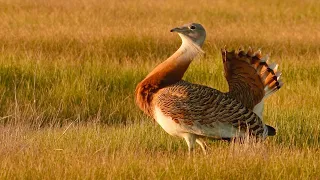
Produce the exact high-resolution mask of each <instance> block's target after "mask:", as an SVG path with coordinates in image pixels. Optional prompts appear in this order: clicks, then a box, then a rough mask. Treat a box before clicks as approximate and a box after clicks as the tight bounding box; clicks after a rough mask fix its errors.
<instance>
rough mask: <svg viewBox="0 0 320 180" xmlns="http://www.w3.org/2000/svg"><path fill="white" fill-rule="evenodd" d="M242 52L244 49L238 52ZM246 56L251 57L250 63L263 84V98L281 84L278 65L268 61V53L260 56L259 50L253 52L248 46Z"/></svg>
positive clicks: (276, 89)
mask: <svg viewBox="0 0 320 180" xmlns="http://www.w3.org/2000/svg"><path fill="white" fill-rule="evenodd" d="M242 52H244V51H241V52H240V53H242ZM246 56H249V57H251V58H249V59H251V62H250V63H251V65H252V66H253V67H254V68H255V69H256V71H257V73H258V74H259V76H260V78H261V81H262V83H263V84H264V92H265V94H264V97H263V99H265V98H267V97H268V96H270V95H272V94H273V93H275V92H276V91H278V90H279V89H280V88H281V87H282V86H283V82H282V80H281V72H280V71H278V67H279V65H278V64H276V63H270V61H269V58H270V57H269V55H265V56H262V54H261V51H260V50H258V51H256V52H253V50H252V49H251V48H249V50H248V52H247V53H246Z"/></svg>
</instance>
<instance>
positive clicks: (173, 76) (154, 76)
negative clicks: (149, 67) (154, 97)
mask: <svg viewBox="0 0 320 180" xmlns="http://www.w3.org/2000/svg"><path fill="white" fill-rule="evenodd" d="M179 35H180V37H181V39H182V44H181V46H180V48H179V49H178V50H177V51H176V52H175V53H174V54H173V55H172V56H170V57H169V58H168V59H167V60H165V61H164V62H162V63H161V64H159V65H158V66H157V67H156V68H155V69H154V70H153V71H151V72H150V73H149V74H148V76H147V77H146V78H145V79H144V81H150V80H151V81H150V82H154V83H155V82H157V83H159V84H158V85H159V87H165V86H168V85H171V84H174V83H176V82H178V81H180V80H181V79H182V77H183V75H184V73H185V72H186V70H187V69H188V67H189V65H190V63H191V61H192V60H193V59H194V58H195V57H196V56H197V55H198V54H201V53H203V51H202V49H201V47H200V46H199V45H197V44H195V43H194V42H193V41H192V40H191V39H189V38H188V37H185V36H184V35H182V34H179Z"/></svg>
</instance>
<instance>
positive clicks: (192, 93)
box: [136, 23, 283, 153]
mask: <svg viewBox="0 0 320 180" xmlns="http://www.w3.org/2000/svg"><path fill="white" fill-rule="evenodd" d="M171 32H176V33H178V34H179V36H180V37H181V39H182V45H181V46H180V48H179V49H178V50H177V51H176V52H175V53H174V54H173V55H172V56H170V57H169V58H168V59H167V60H165V61H164V62H162V63H161V64H159V65H158V66H157V67H156V68H155V69H154V70H152V71H151V72H150V73H149V74H148V75H147V77H146V78H145V79H143V80H142V81H141V82H140V83H139V84H138V85H137V87H136V103H137V105H138V106H139V108H140V109H141V110H142V111H143V112H144V113H145V114H147V115H148V116H150V117H152V118H153V119H154V120H155V121H156V122H158V123H159V124H160V126H161V127H162V128H163V129H164V130H165V131H166V132H167V133H169V134H170V135H173V136H178V137H182V138H184V139H185V141H186V142H187V144H188V150H189V153H190V152H191V151H192V150H193V149H194V146H195V143H198V144H199V145H200V146H201V148H202V150H203V151H204V152H206V145H205V143H204V141H203V139H202V138H204V137H209V138H217V139H229V138H242V137H245V136H246V135H248V134H249V135H250V136H251V137H256V138H259V139H265V138H266V137H267V136H273V135H275V129H274V128H273V127H271V126H268V125H266V124H265V123H264V122H263V116H262V112H263V100H264V99H265V98H266V97H267V96H269V95H271V94H273V93H274V92H275V91H277V90H278V89H279V88H280V87H281V86H282V84H283V83H282V82H281V80H280V76H281V73H280V72H279V71H277V68H278V65H277V64H270V63H269V62H268V56H265V57H262V55H261V52H260V51H257V52H253V51H252V50H251V49H250V48H249V50H248V51H247V52H245V51H243V50H239V51H231V52H228V51H226V50H225V49H223V50H222V60H223V64H224V70H225V78H226V80H227V81H228V84H229V92H227V93H223V92H220V91H219V90H216V89H213V88H211V87H207V86H203V85H199V84H193V83H190V82H187V81H184V80H182V77H183V75H184V73H185V72H186V70H187V69H188V67H189V64H190V63H191V62H192V60H193V59H194V58H195V57H196V56H197V55H199V54H201V53H203V51H202V49H201V47H202V45H203V43H204V41H205V38H206V31H205V29H204V28H203V26H202V25H201V24H198V23H190V24H186V25H183V26H181V27H177V28H174V29H172V30H171Z"/></svg>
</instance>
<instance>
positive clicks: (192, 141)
mask: <svg viewBox="0 0 320 180" xmlns="http://www.w3.org/2000/svg"><path fill="white" fill-rule="evenodd" d="M183 137H184V140H186V142H187V144H188V150H189V156H191V152H192V151H193V149H194V144H195V141H196V136H195V135H193V134H189V133H186V134H185V135H184V136H183Z"/></svg>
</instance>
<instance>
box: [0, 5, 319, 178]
mask: <svg viewBox="0 0 320 180" xmlns="http://www.w3.org/2000/svg"><path fill="white" fill-rule="evenodd" d="M318 7H320V2H319V1H317V0H307V1H295V0H267V1H263V2H262V1H261V2H258V1H254V0H242V1H240V0H234V1H224V0H217V1H214V2H212V1H209V0H199V1H196V2H195V1H182V0H181V1H174V2H172V1H161V2H156V1H147V0H131V1H129V0H128V1H121V2H118V1H117V0H109V1H101V0H84V1H76V0H69V1H63V0H23V1H22V0H0V19H1V23H0V134H1V136H0V179H319V178H320V170H319V169H320V151H319V148H320V123H319V122H318V121H319V119H320V112H319V110H320V109H319V107H320V78H319V77H320V31H319V29H320V10H319V8H318ZM188 22H200V23H201V24H203V25H204V27H205V28H206V30H207V40H206V42H205V45H204V47H203V49H204V51H205V52H206V55H205V56H204V57H203V58H201V59H200V60H195V61H194V62H193V63H192V65H191V66H190V68H189V69H188V71H187V73H186V76H185V78H184V79H186V80H187V81H190V82H194V83H199V84H204V85H208V86H211V87H214V88H216V89H219V90H221V91H227V89H228V87H227V83H226V81H225V79H224V76H223V67H222V60H221V55H220V48H222V47H224V45H227V47H229V48H230V49H231V48H237V47H240V46H243V47H248V46H251V47H255V48H261V49H262V52H264V53H271V58H272V60H273V61H275V62H278V63H279V64H280V69H281V71H282V72H283V80H284V82H285V85H284V86H283V88H282V89H281V90H280V91H279V92H277V93H276V94H275V95H274V96H272V97H270V98H269V99H268V100H267V102H266V107H265V112H264V119H265V121H266V122H267V123H268V124H270V125H272V126H274V127H276V128H277V135H276V136H275V137H271V138H268V140H267V141H266V142H264V143H262V144H261V143H259V144H243V145H239V144H229V143H226V142H220V141H214V142H212V141H209V146H210V148H209V150H208V155H207V156H203V154H202V152H201V150H200V147H197V148H196V152H195V155H194V156H193V157H192V158H189V157H188V155H187V145H186V144H185V142H183V140H181V139H179V138H175V137H171V136H169V135H167V134H166V133H165V132H164V131H163V130H162V129H161V128H160V127H159V126H158V125H157V124H155V123H154V122H153V121H152V120H151V119H150V118H147V117H146V116H145V115H143V113H142V112H141V111H140V110H139V109H138V108H137V107H136V106H135V104H134V97H133V94H134V89H135V85H136V84H137V83H138V82H139V81H141V80H142V79H143V78H144V77H145V76H146V74H147V73H148V72H149V71H151V70H152V68H153V67H155V66H156V65H157V64H158V63H160V62H162V61H163V60H164V59H166V57H168V56H170V55H171V54H172V53H173V52H174V51H175V50H176V49H177V48H178V47H179V45H180V38H179V37H178V35H177V34H173V33H170V32H169V31H170V29H171V28H173V27H176V26H179V25H182V24H185V23H188Z"/></svg>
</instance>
